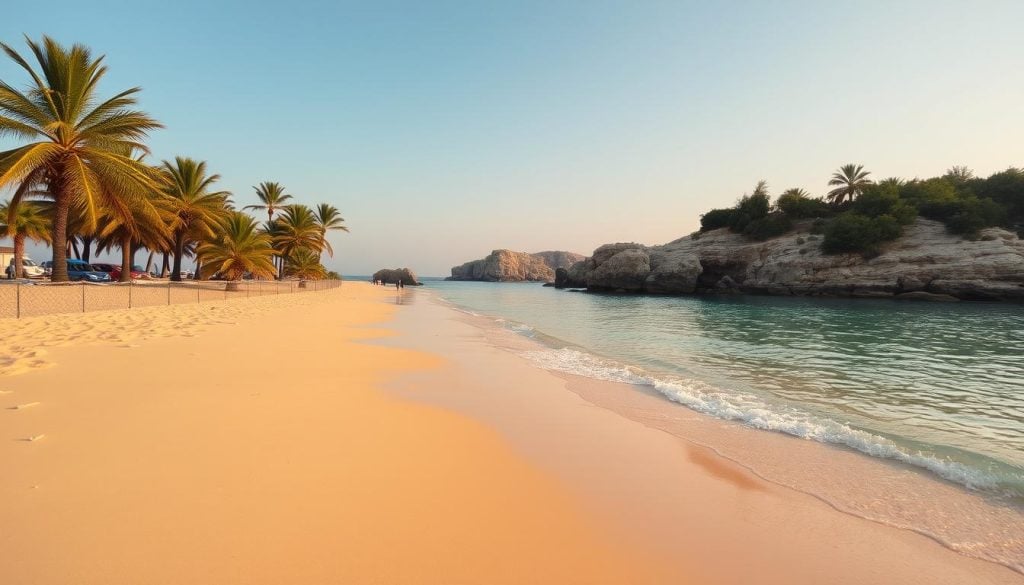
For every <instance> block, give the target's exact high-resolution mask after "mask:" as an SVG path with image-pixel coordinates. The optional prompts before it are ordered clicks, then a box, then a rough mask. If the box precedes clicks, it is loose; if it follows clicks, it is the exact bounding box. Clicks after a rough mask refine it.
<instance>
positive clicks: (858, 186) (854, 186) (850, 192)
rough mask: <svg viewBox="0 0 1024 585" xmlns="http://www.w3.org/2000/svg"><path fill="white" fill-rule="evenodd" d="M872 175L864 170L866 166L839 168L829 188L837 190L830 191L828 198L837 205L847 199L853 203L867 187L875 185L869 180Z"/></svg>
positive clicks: (850, 165)
mask: <svg viewBox="0 0 1024 585" xmlns="http://www.w3.org/2000/svg"><path fill="white" fill-rule="evenodd" d="M870 174H871V172H870V171H865V170H864V165H854V164H848V165H843V166H841V167H839V170H838V171H836V172H834V173H832V179H831V180H830V181H829V182H828V184H829V186H832V187H836V188H835V189H832V190H831V191H829V192H828V195H827V196H826V197H828V199H829V200H831V201H832V202H833V203H835V204H837V205H838V204H840V203H842V202H843V200H845V199H849V200H850V201H853V200H854V199H855V198H856V197H857V195H860V194H861V192H863V191H864V188H865V187H867V186H868V185H871V184H873V183H874V181H872V180H871V179H869V178H868V175H870Z"/></svg>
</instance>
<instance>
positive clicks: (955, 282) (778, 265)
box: [556, 219, 1024, 300]
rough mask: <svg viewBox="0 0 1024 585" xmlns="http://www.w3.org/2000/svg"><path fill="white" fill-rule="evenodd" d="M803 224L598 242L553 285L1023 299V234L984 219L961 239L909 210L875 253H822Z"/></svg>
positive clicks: (665, 290)
mask: <svg viewBox="0 0 1024 585" xmlns="http://www.w3.org/2000/svg"><path fill="white" fill-rule="evenodd" d="M809 228H810V224H809V223H807V222H805V223H804V224H801V225H799V226H798V228H797V229H796V230H795V231H793V232H791V233H789V234H786V235H784V236H780V237H778V238H774V239H771V240H768V241H765V242H753V241H750V240H748V239H746V238H744V237H743V236H742V235H739V234H735V233H732V232H730V231H729V230H727V229H720V230H715V231H711V232H706V233H702V234H696V235H694V236H687V237H684V238H680V239H678V240H675V241H674V242H670V243H668V244H665V245H662V246H643V245H640V244H607V245H604V246H601V247H599V248H598V249H596V250H594V254H593V256H591V257H590V258H587V259H586V260H584V261H581V262H578V263H576V264H574V265H573V266H571V267H570V268H568V269H567V270H566V271H565V274H564V277H563V278H561V279H559V281H558V282H556V286H559V287H560V288H572V287H580V286H585V287H586V288H588V289H589V290H597V291H623V292H645V293H656V294H686V293H694V292H697V293H730V292H732V293H759V294H777V295H836V296H854V297H882V298H901V299H921V300H924V299H928V300H953V299H967V300H1024V241H1021V240H1020V239H1019V238H1018V237H1017V235H1016V234H1014V233H1012V232H1009V231H1006V230H1003V229H999V228H988V229H985V230H982V232H981V234H979V238H978V239H976V240H966V239H964V238H963V237H961V236H957V235H953V234H950V233H949V232H947V231H946V228H945V226H944V225H943V224H942V223H939V222H936V221H930V220H926V219H918V220H917V221H916V222H915V223H914V224H913V225H911V226H907V228H905V229H904V234H903V236H902V237H900V238H899V239H897V240H895V241H893V242H890V243H888V244H887V245H886V246H885V247H884V248H883V249H882V251H881V253H880V254H879V255H878V256H876V257H874V258H870V259H865V258H864V257H862V256H861V255H859V254H841V255H826V254H823V253H822V252H821V236H817V235H813V234H811V233H809ZM908 293H913V294H908ZM918 293H920V294H918Z"/></svg>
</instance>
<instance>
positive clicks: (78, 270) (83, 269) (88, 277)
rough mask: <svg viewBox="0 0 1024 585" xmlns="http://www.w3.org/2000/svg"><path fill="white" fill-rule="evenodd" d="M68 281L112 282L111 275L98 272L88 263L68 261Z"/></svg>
mask: <svg viewBox="0 0 1024 585" xmlns="http://www.w3.org/2000/svg"><path fill="white" fill-rule="evenodd" d="M68 279H70V280H84V281H86V282H110V274H108V273H106V272H103V271H102V270H96V269H95V268H93V267H92V265H90V264H89V263H88V262H83V261H81V260H68Z"/></svg>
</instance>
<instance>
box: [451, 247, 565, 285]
mask: <svg viewBox="0 0 1024 585" xmlns="http://www.w3.org/2000/svg"><path fill="white" fill-rule="evenodd" d="M582 259H583V255H581V254H574V253H572V252H560V251H549V252H537V253H536V254H528V253H526V252H513V251H512V250H494V251H493V252H491V254H490V255H489V256H487V257H486V258H483V259H481V260H473V261H471V262H466V263H465V264H463V265H461V266H455V267H453V268H452V275H451V276H450V277H449V278H448V280H482V281H486V282H523V281H529V282H551V281H553V280H554V279H555V270H556V269H558V268H568V267H569V266H571V265H572V264H574V263H575V262H579V261H580V260H582Z"/></svg>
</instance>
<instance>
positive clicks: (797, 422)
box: [526, 348, 1024, 495]
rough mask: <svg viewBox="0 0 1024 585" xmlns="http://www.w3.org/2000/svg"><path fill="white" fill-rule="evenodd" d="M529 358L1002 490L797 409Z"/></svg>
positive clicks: (591, 365) (956, 465) (550, 356)
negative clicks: (651, 390) (650, 389)
mask: <svg viewBox="0 0 1024 585" xmlns="http://www.w3.org/2000/svg"><path fill="white" fill-rule="evenodd" d="M526 356H527V357H528V358H530V359H531V360H533V361H534V362H535V363H537V364H538V365H540V366H541V367H543V368H546V369H549V370H555V371H559V372H564V373H568V374H575V375H579V376H586V377H591V378H596V379H599V380H606V381H611V382H623V383H626V384H633V385H640V386H649V387H652V388H654V389H655V390H657V391H658V392H659V393H660V394H662V395H663V396H665V397H666V398H668V399H669V400H672V401H673V402H676V403H679V404H682V405H684V406H686V407H688V408H690V409H692V410H695V411H697V412H701V413H704V414H708V415H711V416H714V417H717V418H722V419H726V420H734V421H739V422H742V423H744V424H747V425H749V426H751V427H754V428H757V429H763V430H771V431H778V432H782V433H786V434H789V435H793V436H796V437H800V438H803V439H810V440H814V441H818V442H822V443H831V444H837V445H843V446H846V447H849V448H851V449H855V450H857V451H859V452H861V453H864V454H866V455H870V456H872V457H880V458H885V459H892V460H896V461H900V462H902V463H906V464H909V465H913V466H915V467H920V468H923V469H927V470H928V471H931V472H932V473H935V474H936V475H938V476H939V477H942V478H943V479H946V480H949V481H953V482H956V483H959V484H961V485H963V486H966V487H967V488H970V489H974V490H987V491H995V490H997V489H999V487H1000V485H999V480H998V478H997V477H995V476H993V475H992V474H989V473H985V472H984V471H982V470H979V469H974V468H971V467H969V466H967V465H965V464H963V463H960V462H957V461H950V460H943V459H938V458H936V457H933V456H931V455H928V454H925V453H922V452H920V451H918V452H911V451H908V450H906V449H905V448H903V447H901V446H900V445H897V444H896V443H894V442H893V441H891V440H889V439H887V438H885V437H881V436H879V435H875V434H873V433H869V432H867V431H862V430H859V429H854V428H852V427H850V426H849V425H847V424H844V423H841V422H838V421H834V420H830V419H818V418H815V417H812V416H811V415H809V414H806V413H803V412H800V411H798V410H796V409H786V408H784V407H772V406H770V405H768V404H766V403H765V402H764V401H762V400H760V399H759V398H757V397H756V396H752V395H750V394H744V393H739V392H737V393H728V392H723V391H722V390H720V389H717V388H714V387H710V386H708V385H706V384H703V383H701V382H697V381H684V380H664V379H659V378H655V377H653V376H650V375H647V374H644V373H642V372H640V371H638V370H635V369H633V368H629V367H624V366H620V365H616V364H610V363H608V362H605V361H604V360H601V359H600V358H597V357H595V356H592V355H590V354H586V353H584V352H581V351H577V350H574V349H569V348H563V349H558V350H545V351H532V352H527V353H526ZM1022 479H1024V478H1022ZM1018 495H1019V494H1018Z"/></svg>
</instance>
